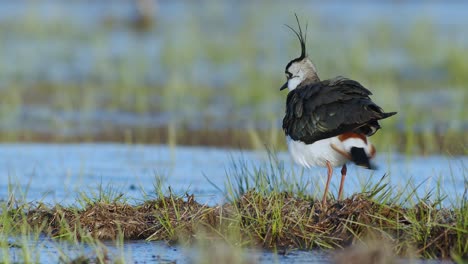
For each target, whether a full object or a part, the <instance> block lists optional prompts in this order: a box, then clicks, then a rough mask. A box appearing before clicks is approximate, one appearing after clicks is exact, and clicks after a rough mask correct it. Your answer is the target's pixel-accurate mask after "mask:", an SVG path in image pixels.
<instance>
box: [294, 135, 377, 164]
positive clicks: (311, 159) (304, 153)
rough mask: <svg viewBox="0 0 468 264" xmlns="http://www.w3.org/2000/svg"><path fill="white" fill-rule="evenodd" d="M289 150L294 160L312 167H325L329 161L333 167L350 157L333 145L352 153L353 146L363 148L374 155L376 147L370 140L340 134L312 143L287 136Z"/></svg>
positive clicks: (370, 154) (369, 154)
mask: <svg viewBox="0 0 468 264" xmlns="http://www.w3.org/2000/svg"><path fill="white" fill-rule="evenodd" d="M286 141H287V143H288V150H289V153H290V154H291V156H292V158H293V160H294V162H296V163H297V164H299V165H301V166H304V167H306V168H310V167H325V166H326V163H327V161H328V162H330V164H331V166H332V167H338V166H342V165H343V164H345V163H346V162H347V161H348V158H347V157H345V156H344V155H343V154H341V153H339V152H338V151H336V150H335V149H333V148H332V145H334V146H335V147H337V148H339V149H340V150H342V151H343V152H346V153H350V151H351V148H352V147H358V148H363V149H364V151H365V152H366V154H367V156H368V157H370V158H372V157H373V156H374V152H375V150H374V147H373V146H372V144H371V143H370V142H369V141H368V139H367V138H365V140H363V139H361V138H354V137H350V138H346V139H343V138H340V137H339V136H336V137H331V138H326V139H322V140H318V141H316V142H314V143H312V144H305V143H304V142H302V141H296V140H293V139H292V138H291V137H289V136H286Z"/></svg>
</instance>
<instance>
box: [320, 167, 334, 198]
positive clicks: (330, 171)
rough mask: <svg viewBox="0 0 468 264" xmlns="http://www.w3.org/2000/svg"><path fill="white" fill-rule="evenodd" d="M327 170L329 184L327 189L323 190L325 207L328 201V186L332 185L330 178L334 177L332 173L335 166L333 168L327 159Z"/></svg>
mask: <svg viewBox="0 0 468 264" xmlns="http://www.w3.org/2000/svg"><path fill="white" fill-rule="evenodd" d="M327 170H328V174H327V184H326V185H325V191H324V192H323V197H322V206H324V207H325V205H326V203H327V195H328V186H329V185H330V180H331V177H332V174H333V168H332V166H331V164H330V162H329V161H327Z"/></svg>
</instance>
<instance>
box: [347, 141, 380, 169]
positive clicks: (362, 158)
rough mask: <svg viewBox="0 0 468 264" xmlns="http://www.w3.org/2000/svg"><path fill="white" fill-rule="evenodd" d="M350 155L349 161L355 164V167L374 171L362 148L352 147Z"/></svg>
mask: <svg viewBox="0 0 468 264" xmlns="http://www.w3.org/2000/svg"><path fill="white" fill-rule="evenodd" d="M350 154H351V160H352V161H353V162H354V163H356V165H358V166H361V167H364V168H366V169H370V170H375V166H374V165H372V163H371V162H370V159H369V157H368V156H367V154H366V151H365V150H364V148H358V147H352V148H351V151H350Z"/></svg>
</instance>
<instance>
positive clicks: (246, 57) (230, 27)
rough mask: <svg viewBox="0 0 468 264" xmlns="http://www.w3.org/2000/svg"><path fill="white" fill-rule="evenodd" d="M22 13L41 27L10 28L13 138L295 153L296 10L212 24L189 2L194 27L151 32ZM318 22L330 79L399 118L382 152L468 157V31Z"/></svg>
mask: <svg viewBox="0 0 468 264" xmlns="http://www.w3.org/2000/svg"><path fill="white" fill-rule="evenodd" d="M129 2H132V1H129ZM17 5H19V6H20V7H22V8H23V9H25V10H26V11H25V12H24V14H23V15H24V16H25V17H26V18H27V19H21V16H19V17H15V16H6V17H5V18H4V21H2V24H0V35H7V36H9V37H8V38H7V39H6V40H5V41H3V42H1V43H0V50H2V51H3V53H4V54H3V55H4V59H3V60H2V61H0V69H2V81H1V82H0V88H1V89H0V96H1V97H2V98H3V99H4V100H3V102H2V105H1V106H0V122H1V124H2V126H1V127H0V141H3V142H5V141H7V142H11V141H58V142H69V141H75V142H76V141H82V140H85V141H118V142H149V143H171V144H184V145H186V144H189V145H190V144H208V145H217V146H234V147H237V146H239V145H241V146H243V147H253V148H258V147H263V145H264V143H267V145H274V144H276V143H277V142H281V144H280V146H284V142H282V141H281V136H279V135H281V130H280V124H279V123H280V119H281V116H282V115H283V113H284V100H285V96H286V95H285V93H281V92H279V91H278V88H279V87H280V86H281V84H282V83H283V82H284V76H283V72H284V66H285V64H286V62H287V61H289V60H290V59H291V58H292V57H294V56H296V55H297V52H298V47H297V43H296V41H295V39H294V38H293V37H292V36H291V35H290V32H289V31H288V30H286V28H285V27H283V24H284V23H288V22H291V19H293V16H292V14H285V12H284V9H283V8H282V5H280V4H279V5H271V4H267V5H266V6H268V7H265V6H264V7H263V8H262V12H261V13H258V12H253V11H252V9H251V6H250V5H243V4H239V5H238V6H237V8H238V9H239V10H238V11H237V12H239V14H243V15H242V16H239V17H237V15H232V14H231V11H232V9H231V8H230V7H229V5H230V4H229V2H228V1H226V2H219V1H213V3H212V4H211V5H209V6H210V10H209V13H210V16H208V17H206V16H204V15H200V14H204V13H200V12H207V10H199V9H198V8H197V4H193V3H191V2H187V3H185V5H181V6H179V7H177V8H178V9H176V10H175V11H174V12H179V13H182V14H183V15H181V16H169V17H166V16H158V15H157V14H156V15H155V17H154V20H155V21H154V27H150V29H149V30H147V31H134V30H133V29H132V27H128V26H126V24H125V21H130V20H131V19H130V18H128V17H127V16H126V15H125V14H127V13H126V12H121V13H119V12H116V13H113V12H112V11H109V13H106V12H103V13H104V14H107V15H97V16H94V15H92V14H95V12H86V10H87V9H86V8H92V7H93V6H92V5H97V6H98V7H99V5H100V4H98V3H96V4H89V3H88V4H82V6H80V4H78V6H80V7H82V8H83V9H82V10H81V9H70V7H69V6H68V5H61V4H57V5H56V7H55V9H52V11H51V12H52V13H53V14H55V16H52V17H48V16H47V15H46V14H43V13H41V11H39V9H37V8H36V7H37V6H38V5H39V4H34V3H33V2H25V3H23V4H17ZM123 5H125V4H123ZM160 5H161V6H160V8H161V9H164V8H166V7H165V3H160ZM80 10H81V11H80ZM83 10H84V11H83ZM106 10H107V9H106ZM122 10H126V9H122ZM236 10H237V9H236ZM244 11H245V12H244ZM67 12H70V13H73V14H75V15H76V16H75V15H74V16H67V14H68V13H67ZM304 12H305V13H306V14H307V15H306V14H304V15H302V14H298V15H299V16H300V17H303V18H304V20H306V21H309V36H310V40H309V43H307V44H308V46H309V51H310V54H309V55H310V57H311V58H312V59H313V61H314V62H315V64H316V65H317V67H318V71H319V74H320V76H321V78H323V79H326V78H330V77H334V76H336V75H343V76H346V77H350V78H353V79H356V80H359V81H360V82H362V84H363V85H364V86H366V87H369V88H370V89H371V90H372V91H373V93H374V97H373V98H374V100H375V101H376V102H378V104H379V105H381V106H382V107H384V109H386V110H388V111H398V112H399V114H398V116H397V117H396V118H395V119H394V120H388V121H385V122H384V123H383V127H384V128H385V131H387V132H386V133H387V134H385V135H382V136H379V137H375V139H374V141H377V142H376V143H378V145H382V144H379V142H385V143H387V144H385V146H388V147H387V149H382V147H381V148H380V149H381V150H383V151H392V150H397V151H404V152H407V153H422V154H426V153H442V154H448V153H449V154H466V151H467V148H466V142H467V141H468V140H467V133H466V129H467V128H466V114H465V113H466V112H468V109H467V108H466V107H467V104H466V103H465V101H466V96H467V95H466V89H465V88H466V84H467V83H468V80H467V77H466V74H464V72H466V69H468V62H467V61H466V60H464V59H463V58H466V57H467V56H468V55H467V54H468V49H467V45H466V43H464V42H463V38H461V37H460V36H463V35H466V34H463V31H462V30H465V27H464V25H460V26H458V25H456V24H455V25H452V26H446V25H440V24H439V21H436V20H431V19H430V18H427V17H423V15H421V17H420V18H419V19H418V18H414V17H413V16H411V18H406V19H408V21H404V23H405V24H406V25H408V26H405V27H404V29H403V27H401V26H397V25H395V23H397V22H395V21H392V20H391V19H390V18H382V17H377V16H370V17H369V18H368V19H369V20H370V21H372V22H368V23H364V24H359V23H358V22H350V23H349V24H347V25H346V26H345V25H341V24H340V25H337V24H333V23H328V22H324V21H328V20H323V21H322V20H321V19H320V18H321V17H322V16H323V14H322V13H320V12H318V11H316V9H315V8H311V10H310V12H308V11H307V12H306V11H304ZM88 13H89V14H88ZM130 13H131V12H130ZM88 16H89V17H88ZM128 16H130V15H128ZM327 16H328V15H327ZM172 17H181V18H182V17H183V19H177V20H172V19H171V18H172ZM221 18H222V19H221ZM230 18H233V19H230ZM288 19H289V20H288ZM447 19H449V18H447ZM91 21H92V22H91ZM109 21H113V23H109ZM118 21H120V22H119V23H117V22H118ZM399 21H400V20H399ZM400 22H401V21H400ZM90 24H92V26H90ZM342 27H343V29H342V30H338V28H342ZM356 27H357V28H358V29H359V30H356ZM441 27H442V28H441ZM349 32H353V34H352V35H350V34H349ZM272 33H274V34H272ZM18 42H19V43H23V44H24V45H17V43H18ZM30 46H31V47H33V48H29V47H30ZM31 50H34V52H31ZM20 55H21V56H20ZM11 61H15V65H11V63H10V62H11ZM44 65H47V66H44ZM440 91H444V92H440ZM189 133H190V135H191V136H190V137H187V134H189Z"/></svg>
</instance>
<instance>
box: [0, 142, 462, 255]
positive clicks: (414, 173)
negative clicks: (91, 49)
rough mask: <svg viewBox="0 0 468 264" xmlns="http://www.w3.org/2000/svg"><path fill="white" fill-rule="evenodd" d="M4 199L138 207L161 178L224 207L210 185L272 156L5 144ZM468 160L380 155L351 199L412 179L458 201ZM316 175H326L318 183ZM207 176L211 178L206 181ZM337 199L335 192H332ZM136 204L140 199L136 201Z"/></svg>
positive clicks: (140, 247) (60, 245)
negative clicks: (101, 198)
mask: <svg viewBox="0 0 468 264" xmlns="http://www.w3.org/2000/svg"><path fill="white" fill-rule="evenodd" d="M0 157H2V158H1V159H0V197H2V198H3V199H5V198H6V197H7V195H8V185H9V183H10V184H12V186H16V187H19V188H17V189H15V194H16V195H17V197H20V196H21V192H23V194H24V195H25V196H26V200H27V201H43V202H45V203H48V204H55V203H61V204H73V203H74V202H75V199H76V197H78V196H79V194H78V192H79V191H84V190H88V191H93V190H94V191H97V189H98V186H99V185H102V186H104V188H105V187H106V186H108V185H110V186H112V187H113V188H115V189H117V190H118V191H120V192H121V193H123V194H125V195H126V196H128V197H131V198H132V199H131V200H130V201H131V202H134V203H137V202H139V201H141V199H144V198H148V197H147V196H145V195H143V194H142V190H143V191H144V192H146V193H147V195H148V196H149V197H151V196H152V195H153V196H154V192H153V191H154V188H153V187H152V186H153V184H154V183H155V177H156V176H157V175H162V176H164V177H165V179H166V182H165V185H166V186H171V188H172V190H173V191H174V192H176V193H179V194H183V193H185V192H186V191H188V192H189V193H193V194H195V197H196V199H197V200H198V201H200V202H206V203H210V204H215V203H221V202H223V201H224V198H223V196H222V194H221V193H220V191H218V190H216V188H215V187H213V186H212V185H210V184H209V183H208V181H207V180H206V178H209V179H210V180H211V181H213V182H214V183H215V184H216V185H217V186H220V187H221V188H222V187H223V186H224V185H223V184H224V182H225V181H226V171H229V170H231V169H232V164H233V163H232V162H233V161H240V160H245V161H246V162H247V163H248V164H250V165H252V166H253V165H259V164H267V163H268V155H267V154H266V152H261V151H257V152H253V151H239V150H230V149H214V148H202V147H177V148H175V149H172V150H171V149H170V148H168V147H167V146H162V145H124V144H1V145H0ZM278 158H279V160H280V161H281V162H284V165H285V167H286V170H294V171H295V172H296V173H301V169H300V168H298V167H297V166H295V165H292V164H291V161H290V158H289V155H288V154H287V153H284V152H281V153H278ZM467 162H468V157H467V156H460V157H445V156H429V157H405V156H401V155H397V154H391V155H390V154H380V156H378V158H377V160H376V164H378V165H379V169H378V170H377V171H375V172H374V175H373V176H371V172H370V171H368V170H364V169H360V168H356V167H354V166H350V168H349V170H348V171H349V172H348V175H349V177H348V178H347V186H346V190H345V191H346V194H347V195H349V194H351V193H354V192H358V191H359V190H360V186H361V185H360V182H362V181H365V180H367V179H370V180H371V181H372V182H376V181H378V180H379V179H380V177H381V176H382V175H383V174H384V173H389V175H390V177H389V179H390V182H391V183H392V184H394V185H395V187H396V188H400V187H404V185H406V183H407V182H408V179H410V178H412V179H413V182H414V184H415V185H417V184H420V183H422V187H421V188H420V189H419V190H418V192H420V193H421V195H422V194H423V193H425V192H426V191H428V190H430V189H432V188H434V187H435V186H436V184H437V181H439V184H441V186H442V187H443V190H444V191H446V192H447V193H446V194H447V195H448V200H447V201H449V200H452V199H457V197H460V196H461V195H462V193H463V191H464V184H465V183H464V178H465V177H466V172H467V170H466V164H467ZM305 173H307V174H310V175H311V177H315V178H321V180H322V181H319V183H318V184H323V180H324V178H325V170H324V169H313V170H311V171H310V172H305ZM337 173H338V171H336V172H335V177H334V178H333V179H332V184H333V185H334V186H335V187H336V186H337V184H338V183H339V177H338V174H337ZM317 175H320V176H318V177H317ZM205 177H206V178H205ZM332 192H336V188H332ZM133 199H134V200H133ZM11 241H12V243H14V244H15V243H16V244H20V241H21V238H11ZM37 241H39V242H36V240H30V242H29V243H30V245H31V246H32V247H33V248H34V249H35V250H36V251H37V252H38V254H37V258H38V260H39V262H42V263H46V262H50V261H52V262H56V260H57V259H58V256H59V254H58V253H57V252H58V251H59V249H60V250H61V251H63V252H65V253H66V255H69V256H79V255H80V254H87V255H89V254H91V253H90V252H92V246H89V245H71V244H68V243H66V242H59V241H55V240H51V239H49V238H47V237H42V238H40V239H39V240H37ZM107 246H108V247H109V250H110V251H111V252H110V255H112V253H113V252H114V253H115V254H117V255H118V254H120V252H122V250H121V248H118V247H115V246H114V245H112V244H110V243H109V244H107ZM9 252H10V253H9V254H10V257H11V258H12V260H18V261H20V260H21V253H20V252H21V249H19V248H14V247H13V248H10V250H9ZM123 252H125V254H124V256H123V257H124V258H125V259H126V260H128V261H130V262H138V263H142V262H143V263H148V262H149V263H153V262H154V263H167V262H170V261H177V263H190V262H191V260H192V259H194V258H196V257H197V254H199V252H197V250H195V249H190V248H184V247H181V246H169V245H167V244H166V243H164V242H146V241H126V242H125V245H124V246H123ZM249 256H250V257H253V258H254V259H257V260H259V261H260V262H262V263H270V262H271V261H277V262H279V263H305V262H307V263H311V262H310V261H315V262H317V263H320V262H323V261H326V260H328V259H329V254H328V253H325V252H317V251H293V252H291V253H289V254H287V255H285V256H283V255H277V254H274V253H272V252H262V251H260V252H251V254H250V255H249Z"/></svg>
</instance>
